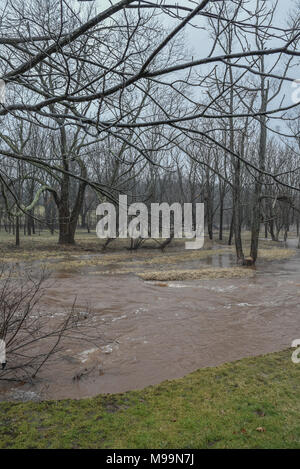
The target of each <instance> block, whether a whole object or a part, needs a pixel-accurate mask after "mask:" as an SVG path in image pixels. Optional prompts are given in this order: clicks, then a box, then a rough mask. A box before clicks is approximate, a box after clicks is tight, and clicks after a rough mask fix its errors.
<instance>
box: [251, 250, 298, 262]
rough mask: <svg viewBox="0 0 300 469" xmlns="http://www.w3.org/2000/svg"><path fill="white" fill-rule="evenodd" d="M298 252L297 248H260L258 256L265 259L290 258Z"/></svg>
mask: <svg viewBox="0 0 300 469" xmlns="http://www.w3.org/2000/svg"><path fill="white" fill-rule="evenodd" d="M295 254H296V251H295V249H284V248H274V247H273V248H271V249H260V250H259V252H258V258H259V259H263V260H268V261H272V260H274V261H275V260H280V259H289V258H290V257H292V256H294V255H295Z"/></svg>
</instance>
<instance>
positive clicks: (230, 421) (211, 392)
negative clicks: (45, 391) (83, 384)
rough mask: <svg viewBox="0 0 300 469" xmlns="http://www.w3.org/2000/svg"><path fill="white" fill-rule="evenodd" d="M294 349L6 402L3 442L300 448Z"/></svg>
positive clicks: (299, 375)
mask: <svg viewBox="0 0 300 469" xmlns="http://www.w3.org/2000/svg"><path fill="white" fill-rule="evenodd" d="M299 391H300V365H295V364H293V363H292V362H291V350H285V351H283V352H278V353H273V354H269V355H265V356H261V357H256V358H246V359H243V360H240V361H238V362H234V363H229V364H225V365H222V366H219V367H216V368H206V369H202V370H198V371H196V372H194V373H192V374H190V375H188V376H186V377H184V378H182V379H179V380H174V381H166V382H164V383H162V384H160V385H158V386H151V387H148V388H146V389H144V390H142V391H134V392H128V393H124V394H118V395H105V396H98V397H95V398H92V399H83V400H80V401H75V400H64V401H48V402H42V403H22V404H19V403H18V404H15V403H1V404H0V448H116V449H118V448H159V449H160V448H183V449H185V448H300V419H299V413H300V392H299Z"/></svg>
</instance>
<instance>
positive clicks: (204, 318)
mask: <svg viewBox="0 0 300 469" xmlns="http://www.w3.org/2000/svg"><path fill="white" fill-rule="evenodd" d="M222 259H223V261H222ZM209 262H213V264H214V265H216V264H217V265H221V266H223V265H228V263H230V258H228V255H226V254H225V255H224V256H223V258H222V256H221V257H220V256H218V257H217V259H214V260H213V261H211V260H210V261H209ZM204 265H207V261H204V260H201V261H199V266H204ZM165 283H167V286H163V285H164V284H165ZM299 287H300V255H296V256H295V257H293V258H291V259H289V260H286V261H280V262H279V261H278V262H277V261H272V262H268V263H264V264H261V265H258V267H257V270H256V275H255V277H253V278H248V279H247V278H245V279H217V280H206V281H203V280H195V281H182V282H163V283H156V282H152V283H151V282H144V281H143V280H141V279H139V278H138V277H136V276H134V275H97V274H95V272H93V273H92V272H91V273H88V272H84V273H83V272H77V273H74V272H73V273H64V274H59V273H57V275H56V278H54V279H53V281H52V283H51V285H49V287H48V288H47V290H46V293H45V295H44V297H43V299H42V305H41V307H42V309H43V310H44V312H45V314H49V316H52V317H53V316H54V315H62V314H64V312H65V311H66V310H67V309H68V308H69V307H70V305H71V304H72V303H73V301H74V296H75V295H77V298H78V299H77V308H78V309H79V311H81V312H82V313H83V321H84V320H86V321H87V323H86V324H87V326H86V329H87V330H88V333H87V336H89V332H90V336H91V337H93V339H91V340H90V341H82V340H77V339H76V340H75V339H74V340H73V341H72V340H70V339H69V340H68V343H66V344H65V348H64V350H63V351H62V352H60V355H59V359H58V360H57V361H56V362H53V363H52V364H51V363H50V364H48V366H47V367H46V368H45V369H44V370H43V372H42V373H41V375H40V378H39V380H38V381H37V382H36V383H35V384H34V385H23V386H17V385H10V387H9V388H7V386H6V388H5V389H4V388H3V387H2V393H1V399H13V400H26V399H33V400H35V399H37V400H38V399H62V398H68V397H70V398H82V397H88V396H94V395H96V394H100V393H117V392H123V391H127V390H131V389H141V388H143V387H145V386H147V385H151V384H156V383H159V382H161V381H164V380H166V379H173V378H179V377H182V376H184V375H185V374H187V373H189V372H191V371H194V370H196V369H198V368H201V367H207V366H214V365H218V364H221V363H224V362H228V361H233V360H237V359H240V358H243V357H246V356H255V355H259V354H263V353H268V352H273V351H277V350H281V349H283V348H286V347H289V346H290V345H291V342H292V340H293V339H296V338H300V314H299V313H300V306H299ZM89 309H92V311H93V313H92V315H91V317H90V318H87V319H85V312H87V311H89ZM76 376H77V377H78V376H79V377H80V378H79V379H77V378H75V379H73V378H74V377H76ZM0 386H2V385H0Z"/></svg>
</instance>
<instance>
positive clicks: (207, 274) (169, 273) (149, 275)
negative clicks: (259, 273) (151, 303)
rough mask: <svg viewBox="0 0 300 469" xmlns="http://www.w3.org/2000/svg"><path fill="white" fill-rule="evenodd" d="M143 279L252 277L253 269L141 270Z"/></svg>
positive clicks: (140, 275)
mask: <svg viewBox="0 0 300 469" xmlns="http://www.w3.org/2000/svg"><path fill="white" fill-rule="evenodd" d="M138 275H139V277H141V278H142V279H144V280H158V281H167V280H196V279H203V280H209V279H216V278H244V277H252V276H253V275H254V271H253V270H251V269H246V268H243V267H226V268H221V267H215V268H214V267H210V268H203V269H189V270H180V269H179V270H165V271H155V272H143V273H140V274H138Z"/></svg>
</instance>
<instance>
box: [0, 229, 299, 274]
mask: <svg viewBox="0 0 300 469" xmlns="http://www.w3.org/2000/svg"><path fill="white" fill-rule="evenodd" d="M227 237H228V233H226V232H225V233H224V240H223V241H220V240H218V239H217V238H216V239H215V240H214V241H211V240H209V239H208V238H206V239H205V243H204V247H203V249H200V250H186V249H185V248H184V241H185V240H183V239H180V240H173V241H172V243H171V244H170V245H169V246H167V247H166V248H165V249H164V250H161V249H160V247H159V246H160V244H159V243H161V242H162V240H159V242H158V240H152V239H149V240H147V241H146V242H145V243H144V244H143V245H142V247H141V248H139V249H138V250H130V249H129V247H130V240H119V239H117V240H114V241H113V242H111V243H110V244H109V246H108V247H107V248H106V249H105V250H103V245H104V241H103V240H99V239H98V238H96V236H95V233H89V234H88V233H86V232H83V231H81V230H79V231H78V232H77V235H76V244H75V245H73V246H72V245H70V246H62V245H59V244H58V243H57V234H56V235H53V236H51V235H50V234H49V232H41V233H40V234H38V233H37V234H36V235H34V236H24V237H22V238H21V246H20V247H16V246H14V238H13V236H11V235H8V234H7V233H5V232H1V233H0V261H2V262H4V263H5V264H16V263H18V264H22V263H25V264H30V263H34V262H36V263H37V264H39V265H43V267H45V268H46V269H47V270H49V271H50V272H51V271H60V272H61V271H65V272H77V271H80V270H82V269H89V270H90V271H91V270H92V271H93V273H95V274H104V275H105V274H130V273H132V274H135V275H138V276H140V277H141V278H143V279H144V280H154V281H155V280H157V281H167V280H189V279H214V278H238V277H240V278H243V277H251V276H253V275H254V273H255V272H254V270H253V269H251V268H245V267H238V266H237V265H236V261H235V248H234V245H231V246H228V245H227V242H226V240H227ZM243 244H244V250H245V255H248V254H249V251H250V233H249V232H245V233H243ZM294 254H295V250H294V249H290V248H289V249H287V248H286V247H285V246H284V244H283V243H282V242H273V241H271V240H265V239H262V240H260V249H259V257H258V262H260V261H263V262H264V261H273V260H281V259H287V258H289V257H291V256H293V255H294ZM202 261H203V262H202ZM199 263H200V265H199ZM199 267H200V268H199Z"/></svg>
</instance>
